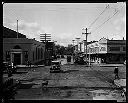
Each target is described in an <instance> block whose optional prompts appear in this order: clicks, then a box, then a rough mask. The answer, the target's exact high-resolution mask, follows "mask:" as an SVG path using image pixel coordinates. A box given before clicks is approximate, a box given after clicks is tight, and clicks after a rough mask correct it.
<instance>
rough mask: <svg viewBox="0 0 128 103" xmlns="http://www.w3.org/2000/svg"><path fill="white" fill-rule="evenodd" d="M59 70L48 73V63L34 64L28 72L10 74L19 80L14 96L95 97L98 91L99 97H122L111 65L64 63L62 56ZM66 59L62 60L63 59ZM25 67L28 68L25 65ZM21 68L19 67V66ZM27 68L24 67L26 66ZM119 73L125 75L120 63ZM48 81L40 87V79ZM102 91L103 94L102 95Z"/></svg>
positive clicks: (23, 98) (17, 98)
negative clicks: (37, 65) (46, 64)
mask: <svg viewBox="0 0 128 103" xmlns="http://www.w3.org/2000/svg"><path fill="white" fill-rule="evenodd" d="M62 61H63V65H61V69H62V70H63V71H64V72H62V73H50V66H43V67H33V68H31V69H29V70H28V72H27V73H22V74H13V77H12V78H14V79H18V80H20V81H21V86H20V88H19V89H18V92H17V95H16V96H15V99H16V100H49V99H57V100H58V99H59V100H65V99H66V100H67V99H84V100H94V97H96V95H97V93H96V92H97V91H98V92H101V91H102V92H101V93H100V96H101V97H100V99H102V98H104V99H105V100H122V99H124V98H122V97H121V91H120V90H118V89H116V86H115V85H113V80H114V74H113V70H114V67H112V66H110V67H106V66H105V67H103V66H102V67H100V66H98V65H93V66H92V67H86V66H85V65H74V64H67V63H66V60H65V59H63V60H62ZM64 62H65V63H64ZM24 69H28V68H24ZM19 71H20V70H19ZM26 71H27V70H26ZM119 71H120V73H119V77H120V78H126V67H125V66H123V65H122V66H120V67H119ZM46 80H48V85H47V86H46V87H42V82H44V81H46ZM104 92H105V93H104ZM103 95H105V96H104V97H103Z"/></svg>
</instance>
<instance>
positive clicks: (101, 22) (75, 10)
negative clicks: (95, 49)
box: [3, 2, 126, 46]
mask: <svg viewBox="0 0 128 103" xmlns="http://www.w3.org/2000/svg"><path fill="white" fill-rule="evenodd" d="M17 20H18V32H20V33H22V34H24V35H26V36H27V38H35V39H36V40H37V41H40V34H44V33H46V34H51V41H57V42H56V44H60V45H63V46H67V45H68V44H72V43H73V42H72V40H76V38H80V40H79V41H80V42H81V41H83V40H85V39H86V36H85V35H84V34H82V33H85V28H88V31H87V32H88V33H90V34H89V35H88V37H87V39H88V41H93V40H96V41H98V40H99V39H101V38H102V37H105V38H108V39H112V38H113V39H123V37H124V38H125V39H126V3H125V2H119V3H4V4H3V26H5V27H8V28H10V29H12V30H15V31H16V30H17ZM83 28H84V29H83Z"/></svg>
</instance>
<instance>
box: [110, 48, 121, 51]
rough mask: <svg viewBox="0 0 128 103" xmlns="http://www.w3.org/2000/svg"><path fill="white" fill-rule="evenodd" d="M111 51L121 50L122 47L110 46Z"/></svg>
mask: <svg viewBox="0 0 128 103" xmlns="http://www.w3.org/2000/svg"><path fill="white" fill-rule="evenodd" d="M110 51H120V47H110Z"/></svg>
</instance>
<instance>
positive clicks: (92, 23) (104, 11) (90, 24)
mask: <svg viewBox="0 0 128 103" xmlns="http://www.w3.org/2000/svg"><path fill="white" fill-rule="evenodd" d="M108 8H109V5H107V6H106V7H105V9H104V10H103V11H102V12H101V13H100V15H99V16H98V17H97V18H96V19H95V20H94V21H93V22H92V23H91V24H90V26H89V28H90V27H91V26H92V25H93V24H94V23H95V22H96V21H97V20H98V19H99V18H100V16H101V15H102V14H103V13H104V12H105V11H106V10H107V9H108Z"/></svg>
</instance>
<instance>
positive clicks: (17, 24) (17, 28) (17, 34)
mask: <svg viewBox="0 0 128 103" xmlns="http://www.w3.org/2000/svg"><path fill="white" fill-rule="evenodd" d="M17 39H18V20H17Z"/></svg>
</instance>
